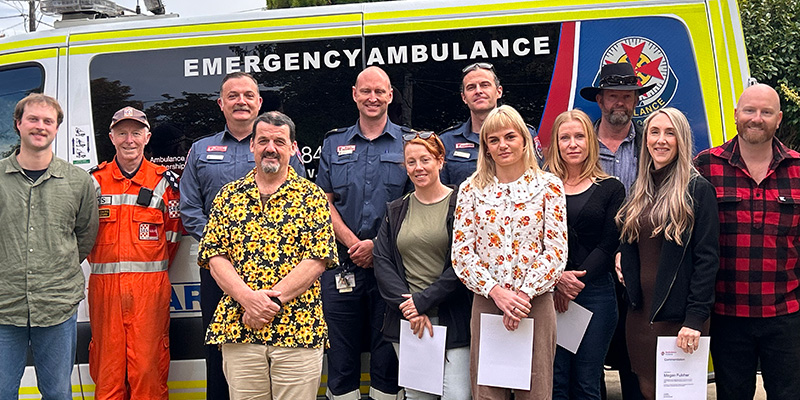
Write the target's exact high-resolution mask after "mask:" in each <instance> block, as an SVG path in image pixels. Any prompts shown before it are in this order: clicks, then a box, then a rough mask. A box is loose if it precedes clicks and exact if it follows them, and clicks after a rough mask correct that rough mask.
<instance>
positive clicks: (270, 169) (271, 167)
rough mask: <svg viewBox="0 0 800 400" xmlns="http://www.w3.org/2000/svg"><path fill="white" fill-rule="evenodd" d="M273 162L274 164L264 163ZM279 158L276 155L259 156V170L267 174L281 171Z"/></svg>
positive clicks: (265, 154) (278, 155)
mask: <svg viewBox="0 0 800 400" xmlns="http://www.w3.org/2000/svg"><path fill="white" fill-rule="evenodd" d="M268 160H274V161H276V162H275V163H268V162H266V161H268ZM280 161H281V156H280V154H278V153H264V154H262V155H261V170H262V171H264V173H267V174H274V173H276V172H278V171H279V170H280V169H281V163H280Z"/></svg>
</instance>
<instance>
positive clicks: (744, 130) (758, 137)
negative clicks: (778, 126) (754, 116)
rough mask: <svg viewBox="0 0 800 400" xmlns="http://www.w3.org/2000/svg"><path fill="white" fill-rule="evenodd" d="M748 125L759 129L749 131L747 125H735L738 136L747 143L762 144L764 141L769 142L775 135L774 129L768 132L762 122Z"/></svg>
mask: <svg viewBox="0 0 800 400" xmlns="http://www.w3.org/2000/svg"><path fill="white" fill-rule="evenodd" d="M750 127H753V128H760V129H761V131H759V132H750V131H749V129H748V126H747V125H744V126H737V128H738V133H739V136H740V137H741V138H742V139H743V140H744V141H745V142H747V143H750V144H762V143H766V142H771V141H772V138H773V137H774V136H775V131H772V132H769V131H768V130H767V129H768V128H767V127H766V126H764V125H763V124H760V125H759V124H750Z"/></svg>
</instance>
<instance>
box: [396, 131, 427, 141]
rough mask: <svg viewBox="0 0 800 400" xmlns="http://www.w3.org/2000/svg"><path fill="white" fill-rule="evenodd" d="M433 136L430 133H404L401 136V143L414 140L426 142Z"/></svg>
mask: <svg viewBox="0 0 800 400" xmlns="http://www.w3.org/2000/svg"><path fill="white" fill-rule="evenodd" d="M431 136H433V132H432V131H423V132H411V133H404V134H403V141H406V142H410V141H412V140H414V139H416V138H420V139H422V140H426V139H428V138H430V137H431Z"/></svg>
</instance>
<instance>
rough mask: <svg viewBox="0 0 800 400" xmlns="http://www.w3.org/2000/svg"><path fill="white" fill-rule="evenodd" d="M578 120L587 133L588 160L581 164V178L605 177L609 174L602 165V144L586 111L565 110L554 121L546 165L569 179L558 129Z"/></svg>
mask: <svg viewBox="0 0 800 400" xmlns="http://www.w3.org/2000/svg"><path fill="white" fill-rule="evenodd" d="M571 121H577V122H578V123H580V124H581V129H583V133H584V134H585V135H586V152H587V156H586V160H584V161H583V165H582V166H581V174H580V176H579V178H580V180H584V179H586V178H592V179H593V180H594V179H605V178H608V177H609V175H608V174H607V173H605V171H603V167H602V166H600V145H599V144H598V142H597V133H595V131H594V127H593V126H592V121H591V120H590V119H589V116H588V115H586V113H585V112H583V111H581V110H578V109H574V110H569V111H564V112H562V113H561V114H558V116H557V117H556V120H555V121H554V122H553V128H552V129H551V131H550V148H549V149H548V150H547V162H545V167H546V168H547V169H548V171H550V172H552V173H553V174H555V175H556V176H557V177H559V178H560V179H561V180H566V179H567V165H566V163H564V159H563V158H562V157H561V149H559V148H558V129H559V128H561V125H564V124H565V123H567V122H571Z"/></svg>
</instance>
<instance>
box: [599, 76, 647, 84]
mask: <svg viewBox="0 0 800 400" xmlns="http://www.w3.org/2000/svg"><path fill="white" fill-rule="evenodd" d="M638 84H639V78H637V77H636V76H635V75H609V76H605V77H603V79H600V87H603V86H620V85H629V86H632V85H638Z"/></svg>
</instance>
